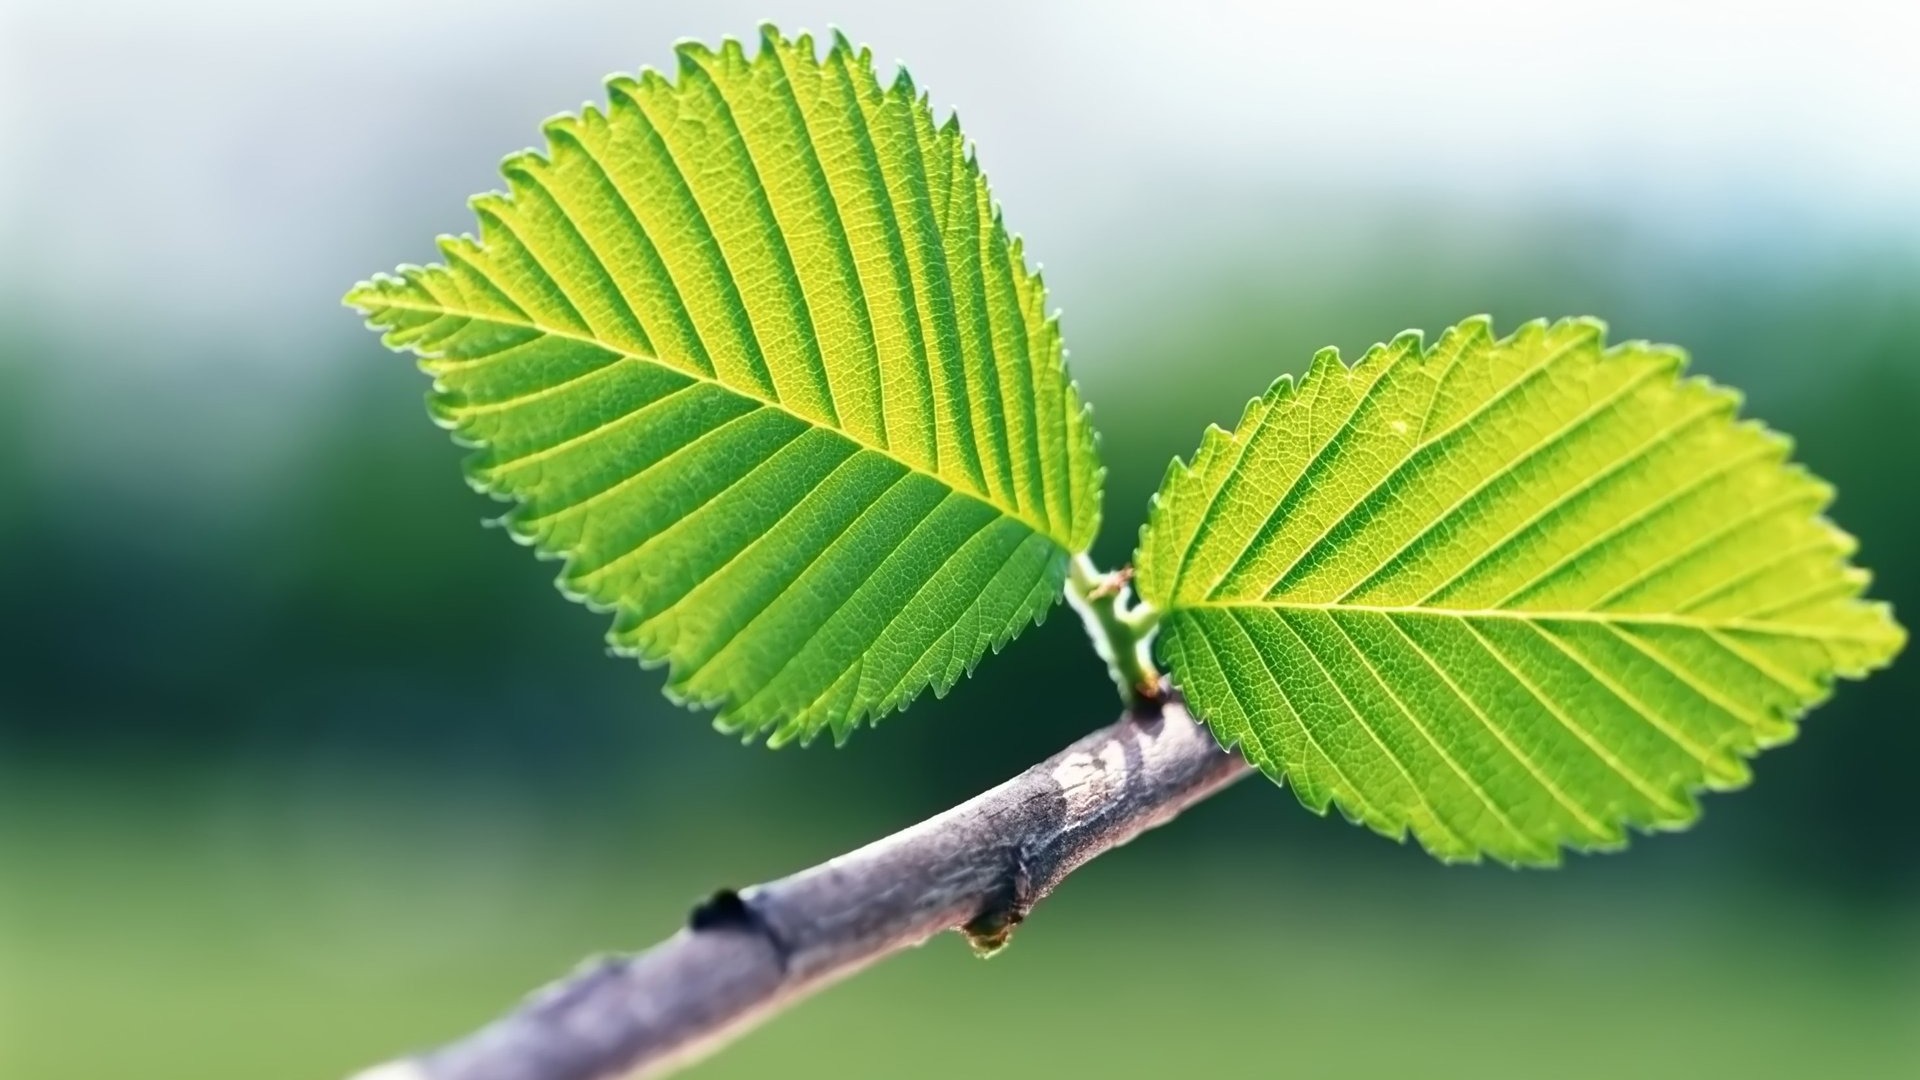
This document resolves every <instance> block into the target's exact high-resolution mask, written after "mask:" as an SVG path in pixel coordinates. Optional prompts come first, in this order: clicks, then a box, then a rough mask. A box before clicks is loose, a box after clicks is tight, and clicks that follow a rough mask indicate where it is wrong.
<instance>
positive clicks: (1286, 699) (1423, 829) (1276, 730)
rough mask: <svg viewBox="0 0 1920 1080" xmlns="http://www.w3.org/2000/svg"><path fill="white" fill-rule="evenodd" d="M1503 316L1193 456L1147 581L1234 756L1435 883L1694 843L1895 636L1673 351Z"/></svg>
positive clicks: (1158, 536)
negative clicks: (1442, 863) (1702, 798)
mask: <svg viewBox="0 0 1920 1080" xmlns="http://www.w3.org/2000/svg"><path fill="white" fill-rule="evenodd" d="M1603 336H1604V328H1603V327H1602V326H1601V324H1599V323H1597V322H1593V321H1590V320H1582V321H1569V322H1561V323H1557V324H1555V325H1553V326H1551V327H1549V326H1548V325H1546V324H1545V323H1540V322H1536V323H1530V324H1528V325H1526V326H1524V327H1522V328H1521V329H1520V331H1519V332H1518V333H1516V334H1514V335H1513V336H1512V337H1510V338H1507V339H1505V340H1501V341H1496V340H1494V339H1493V336H1492V334H1491V331H1490V328H1489V323H1488V321H1487V320H1486V319H1484V318H1482V319H1473V320H1469V321H1468V322H1465V323H1462V324H1461V325H1460V326H1457V327H1455V328H1453V329H1452V330H1449V331H1448V332H1447V333H1445V334H1444V335H1442V337H1441V338H1440V341H1439V342H1438V343H1437V344H1436V345H1435V346H1434V347H1433V348H1431V349H1428V350H1425V351H1424V352H1423V351H1422V349H1421V341H1420V337H1419V335H1417V334H1405V335H1402V336H1401V337H1399V338H1397V339H1395V340H1394V341H1393V342H1392V343H1391V344H1388V345H1380V346H1375V347H1374V348H1373V349H1372V350H1370V351H1369V352H1368V353H1367V354H1366V356H1364V357H1362V358H1361V360H1360V362H1359V363H1357V364H1355V365H1353V366H1352V367H1348V366H1346V365H1344V364H1342V363H1341V362H1340V359H1339V355H1338V353H1337V352H1335V351H1334V350H1331V349H1329V350H1326V351H1323V352H1321V353H1320V354H1319V355H1318V356H1316V357H1315V358H1314V361H1313V366H1312V368H1311V370H1309V372H1308V373H1307V375H1306V377H1305V378H1304V379H1303V380H1301V382H1300V383H1299V384H1298V385H1297V386H1296V385H1295V384H1294V383H1293V382H1292V381H1291V380H1288V379H1282V380H1280V381H1279V382H1278V383H1276V384H1275V385H1274V387H1273V389H1271V390H1270V391H1268V393H1267V394H1266V395H1265V396H1264V397H1262V398H1259V399H1258V400H1256V401H1254V402H1253V403H1252V404H1250V405H1249V406H1248V407H1247V411H1246V414H1245V416H1244V417H1242V419H1241V421H1240V426H1239V430H1237V431H1236V432H1234V433H1233V434H1232V435H1228V434H1227V433H1226V432H1224V431H1221V430H1220V429H1218V428H1214V429H1212V430H1210V431H1209V432H1208V433H1207V436H1206V438H1205V440H1204V442H1203V443H1202V444H1201V447H1200V450H1199V452H1198V453H1197V454H1195V456H1194V459H1193V462H1192V464H1191V465H1186V464H1182V463H1180V462H1178V461H1176V462H1175V463H1174V465H1173V467H1172V468H1171V469H1170V470H1169V471H1168V474H1167V478H1166V481H1165V482H1164V484H1163V485H1162V487H1161V490H1160V493H1159V495H1158V496H1156V498H1155V502H1154V507H1153V511H1152V515H1151V520H1150V523H1149V525H1148V527H1147V528H1146V530H1145V531H1144V533H1143V535H1142V538H1141V545H1140V552H1139V555H1138V575H1137V577H1136V581H1137V584H1138V587H1139V589H1140V592H1141V595H1142V597H1143V598H1144V599H1145V600H1146V601H1147V602H1148V603H1149V604H1151V605H1152V606H1153V607H1154V608H1156V609H1158V610H1159V611H1160V612H1161V613H1162V621H1161V636H1160V644H1161V648H1162V652H1163V655H1165V656H1166V657H1167V659H1168V661H1169V663H1170V664H1171V666H1172V669H1173V673H1174V676H1175V679H1176V681H1177V682H1178V683H1179V685H1180V686H1181V687H1182V689H1183V690H1184V692H1185V693H1186V694H1187V696H1188V699H1189V701H1190V702H1191V704H1192V706H1193V708H1194V709H1195V711H1196V712H1197V713H1198V714H1199V715H1201V716H1202V717H1204V718H1205V719H1206V721H1207V722H1208V723H1209V724H1210V725H1211V726H1212V728H1213V730H1214V732H1215V733H1216V735H1217V736H1218V737H1219V739H1220V740H1221V741H1222V742H1223V743H1225V744H1228V745H1233V744H1238V745H1239V746H1240V748H1241V750H1242V751H1243V753H1244V754H1245V755H1246V757H1247V759H1248V760H1249V761H1251V762H1252V763H1253V764H1255V765H1256V766H1258V767H1259V768H1260V769H1261V771H1263V772H1265V773H1266V774H1267V775H1268V776H1269V777H1271V778H1273V779H1274V780H1275V781H1279V780H1280V779H1281V778H1282V777H1285V778H1286V779H1287V782H1289V783H1291V784H1292V785H1293V786H1294V789H1295V791H1296V792H1297V793H1298V795H1299V797H1300V799H1301V800H1302V801H1303V802H1305V803H1306V804H1307V805H1308V806H1310V807H1312V808H1314V809H1315V810H1317V811H1320V812H1325V810H1326V807H1327V805H1328V803H1329V801H1332V802H1334V803H1337V804H1338V805H1339V806H1340V808H1341V810H1342V811H1343V812H1345V814H1346V815H1347V816H1349V817H1350V818H1353V819H1354V820H1357V821H1361V822H1364V823H1366V824H1367V825H1369V826H1371V827H1373V828H1374V829H1377V830H1379V831H1380V832H1382V833H1385V834H1387V835H1390V836H1394V837H1396V838H1399V837H1404V836H1405V834H1406V832H1407V830H1409V829H1411V830H1412V832H1413V834H1414V835H1415V836H1416V837H1417V838H1418V839H1419V840H1420V842H1421V843H1422V844H1423V845H1424V846H1425V847H1426V848H1427V849H1428V850H1429V851H1431V852H1433V853H1434V854H1436V855H1438V856H1440V857H1442V858H1444V859H1449V860H1454V859H1464V860H1471V859H1477V858H1478V857H1479V856H1480V855H1481V854H1483V853H1484V854H1490V855H1492V856H1494V857H1495V858H1498V859H1501V860H1504V861H1509V862H1516V863H1550V862H1553V861H1555V860H1556V859H1557V858H1558V853H1559V847H1560V846H1561V845H1566V846H1569V847H1573V848H1580V849H1593V848H1614V847H1619V846H1621V845H1622V844H1623V843H1624V840H1625V830H1624V827H1625V826H1633V827H1636V828H1639V829H1642V830H1649V829H1665V828H1675V827H1680V826H1683V825H1685V824H1687V823H1688V822H1691V821H1692V820H1693V819H1694V818H1695V817H1697V816H1698V813H1699V810H1698V807H1697V805H1696V803H1695V799H1694V794H1695V793H1696V792H1697V791H1699V790H1701V789H1703V788H1706V789H1714V790H1723V789H1729V788H1735V787H1739V786H1741V785H1743V784H1745V783H1746V782H1747V780H1748V769H1747V765H1746V761H1745V759H1746V758H1748V757H1751V756H1752V755H1753V754H1755V753H1756V752H1758V751H1759V750H1760V749H1761V748H1763V747H1767V746H1772V745H1775V744H1777V743H1780V742H1784V741H1786V740H1788V739H1790V738H1792V737H1793V735H1794V732H1795V724H1796V721H1797V719H1798V718H1799V716H1800V715H1801V714H1802V713H1803V712H1805V710H1807V709H1808V708H1809V707H1811V706H1813V705H1814V704H1816V703H1818V702H1819V701H1820V700H1822V699H1823V698H1825V697H1826V696H1827V694H1828V692H1829V688H1830V685H1831V683H1832V680H1833V678H1834V677H1835V676H1844V677H1849V678H1858V677H1860V676H1863V675H1864V674H1866V673H1867V672H1868V671H1870V670H1872V669H1874V668H1876V667H1879V666H1881V665H1884V664H1886V663H1887V662H1888V661H1889V660H1891V659H1892V657H1893V656H1894V654H1895V653H1896V652H1898V651H1899V649H1900V647H1901V645H1902V644H1903V642H1904V634H1903V633H1902V631H1901V630H1900V628H1899V627H1898V626H1897V625H1896V624H1895V623H1894V621H1893V617H1892V613H1891V612H1890V611H1889V610H1888V609H1887V607H1886V606H1885V605H1882V604H1874V603H1868V602H1864V601H1862V600H1861V599H1860V595H1861V593H1862V591H1863V590H1864V588H1865V586H1866V584H1867V574H1866V573H1865V572H1864V571H1861V570H1858V569H1856V568H1854V567H1852V566H1850V565H1848V563H1847V559H1848V557H1849V556H1850V555H1851V554H1852V553H1853V550H1854V543H1853V540H1852V539H1851V538H1850V537H1848V536H1847V535H1846V534H1844V533H1842V532H1840V531H1839V530H1838V529H1836V528H1834V527H1833V526H1832V525H1830V524H1828V523H1827V522H1826V521H1825V520H1824V519H1823V518H1821V517H1820V516H1819V515H1820V513H1821V512H1822V511H1823V510H1824V509H1825V508H1826V506H1827V505H1828V503H1829V502H1830V501H1831V499H1832V491H1831V490H1830V489H1829V488H1828V487H1827V485H1825V484H1824V483H1822V482H1820V481H1819V480H1817V479H1816V478H1814V477H1813V476H1811V475H1809V474H1808V473H1806V472H1805V471H1804V470H1802V469H1800V468H1798V467H1796V466H1792V465H1789V464H1787V463H1786V458H1787V455H1788V452H1789V449H1790V447H1789V444H1788V442H1787V441H1786V440H1785V439H1783V438H1781V437H1780V436H1778V435H1775V434H1773V433H1771V432H1769V431H1768V430H1766V429H1765V428H1763V427H1761V426H1760V425H1759V424H1757V423H1754V422H1751V421H1744V422H1743V421H1739V420H1737V419H1736V416H1735V414H1736V411H1737V409H1738V407H1739V399H1738V397H1737V396H1736V395H1735V394H1733V393H1732V392H1730V391H1727V390H1725V389H1722V388H1719V387H1716V386H1714V385H1712V384H1710V383H1708V382H1706V381H1705V380H1702V379H1698V378H1687V379H1683V378H1681V377H1680V370H1681V368H1682V366H1683V365H1684V363H1685V356H1684V354H1682V353H1681V352H1680V351H1679V350H1677V349H1672V348H1668V347H1664V346H1656V345H1648V344H1645V343H1642V342H1630V343H1627V344H1624V345H1616V346H1614V347H1613V348H1611V349H1608V348H1605V346H1604V341H1603Z"/></svg>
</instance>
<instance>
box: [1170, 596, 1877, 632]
mask: <svg viewBox="0 0 1920 1080" xmlns="http://www.w3.org/2000/svg"><path fill="white" fill-rule="evenodd" d="M1196 608H1214V609H1222V610H1224V609H1252V610H1257V611H1324V612H1340V611H1351V612H1359V613H1363V614H1371V615H1387V616H1394V615H1435V616H1445V617H1451V618H1456V619H1508V620H1513V621H1517V622H1588V623H1601V624H1605V625H1628V626H1630V625H1635V624H1638V625H1646V626H1671V627H1677V628H1679V629H1683V630H1697V631H1700V632H1702V633H1715V632H1725V631H1731V632H1734V633H1754V634H1772V635H1775V636H1778V637H1796V638H1805V639H1808V640H1812V641H1851V640H1854V639H1855V638H1857V637H1859V635H1856V634H1847V633H1843V632H1821V631H1820V630H1817V629H1815V628H1812V627H1803V626H1793V625H1791V624H1787V623H1777V622H1763V621H1758V620H1754V619H1745V618H1733V619H1699V618H1690V617H1688V616H1685V615H1667V614H1663V613H1661V612H1657V611H1622V612H1611V611H1578V610H1576V611H1532V610H1511V609H1502V608H1449V607H1419V606H1414V605H1388V604H1336V603H1312V602H1299V601H1282V600H1194V601H1187V602H1181V603H1173V604H1168V605H1167V607H1166V608H1165V609H1164V610H1165V611H1166V613H1167V614H1173V613H1176V612H1179V611H1182V610H1193V609H1196Z"/></svg>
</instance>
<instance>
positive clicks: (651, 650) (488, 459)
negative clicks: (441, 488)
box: [347, 27, 1101, 743]
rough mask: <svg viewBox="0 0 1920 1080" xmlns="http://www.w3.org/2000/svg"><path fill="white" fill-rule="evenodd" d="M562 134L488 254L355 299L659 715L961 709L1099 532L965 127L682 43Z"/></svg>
mask: <svg viewBox="0 0 1920 1080" xmlns="http://www.w3.org/2000/svg"><path fill="white" fill-rule="evenodd" d="M679 52H680V71H679V77H678V80H677V81H670V80H668V79H666V78H665V77H663V76H661V75H660V74H658V73H656V72H653V71H645V72H642V73H641V75H640V77H639V78H637V79H636V78H628V77H624V76H621V77H616V78H614V79H612V80H610V81H609V82H608V91H609V99H608V105H607V107H606V108H605V109H604V110H603V109H600V108H596V107H592V106H589V107H588V108H586V109H585V110H584V111H583V112H582V113H581V114H580V115H578V116H563V117H560V118H558V119H555V120H552V121H550V122H549V123H548V124H547V125H546V129H545V130H546V134H547V139H548V148H547V152H546V153H545V154H536V153H533V152H531V151H528V152H526V153H523V154H518V155H515V156H513V157H510V158H508V159H507V161H506V163H505V165H504V166H503V171H504V172H505V174H506V178H507V181H508V185H509V188H510V194H505V195H498V194H494V195H482V196H480V197H478V198H476V199H475V200H474V202H473V206H474V210H475V212H476V213H477V215H478V216H479V219H480V238H479V239H477V240H476V239H473V238H470V237H462V238H459V239H454V238H442V240H441V245H440V246H441V251H442V252H443V253H444V255H445V257H446V261H445V263H444V264H442V265H437V266H429V267H425V268H420V267H403V268H401V270H400V273H399V274H398V275H397V276H389V275H381V276H379V277H376V278H374V279H373V280H371V281H368V282H364V283H362V284H361V285H360V286H358V287H357V288H355V289H354V290H353V291H352V292H351V293H349V294H348V296H347V303H348V304H350V305H352V306H354V307H357V308H359V309H360V310H361V311H363V312H364V313H365V314H366V316H367V318H368V322H369V324H370V325H371V326H372V327H374V328H375V329H379V330H382V331H384V332H385V341H386V343H387V344H388V345H390V346H392V347H393V348H395V349H404V350H411V351H414V352H416V353H418V354H419V355H420V356H421V357H422V358H423V361H422V364H421V366H422V367H423V368H424V369H425V370H426V371H427V372H428V373H429V374H430V375H432V376H433V380H434V389H433V395H432V398H431V404H432V409H433V413H434V415H435V416H436V417H437V418H438V419H439V420H440V422H441V423H442V424H444V425H445V426H447V427H449V428H451V429H452V430H453V432H454V434H455V436H456V437H457V438H458V439H459V440H460V441H462V442H464V443H467V444H469V445H473V446H476V447H478V448H479V449H478V452H477V453H476V454H475V455H474V456H473V457H472V458H471V459H470V461H469V476H470V477H471V479H472V481H473V483H474V484H475V486H477V487H479V488H480V489H481V490H483V491H486V492H490V493H492V494H494V495H497V496H499V497H501V498H504V499H508V500H511V501H513V502H514V503H516V504H517V505H516V506H515V508H514V509H513V511H512V512H511V513H509V514H508V515H507V518H506V522H507V524H508V526H509V527H510V528H511V529H512V530H513V532H514V534H515V535H516V536H518V537H520V538H521V539H522V540H525V541H526V542H528V543H530V544H532V545H533V546H534V547H536V548H537V549H538V550H539V551H540V552H541V553H542V554H544V555H548V556H552V557H557V558H563V559H565V560H566V566H565V569H564V570H563V571H562V572H561V575H560V580H559V584H560V587H561V589H562V590H563V591H564V592H565V593H567V595H569V596H571V597H573V598H575V599H578V600H581V601H584V602H586V603H588V604H591V605H594V606H596V607H599V608H603V609H608V610H611V611H612V612H613V613H614V625H613V630H612V632H611V634H610V640H611V641H612V643H613V645H614V647H615V649H616V650H618V651H621V652H625V653H629V654H631V655H635V656H638V657H640V658H641V659H643V660H645V661H649V662H664V663H667V664H669V665H671V673H670V676H669V679H668V684H667V688H668V692H669V693H670V694H672V695H674V696H675V697H677V698H678V699H680V700H682V701H684V702H686V703H688V704H691V705H694V706H712V707H717V708H718V709H719V710H720V711H719V716H718V720H717V723H718V725H719V726H720V727H721V728H723V729H725V730H729V731H734V732H739V733H743V734H746V735H755V734H766V735H768V736H769V738H770V741H772V742H775V743H780V742H785V741H788V740H791V739H796V738H797V739H803V740H804V739H808V738H811V737H812V736H813V735H815V734H817V733H819V732H820V731H822V730H827V729H831V730H832V731H833V732H834V734H835V736H836V737H837V738H841V737H844V736H845V735H846V734H847V733H848V732H849V731H851V730H852V729H853V728H854V727H855V726H856V725H858V724H859V723H860V722H861V721H862V720H863V719H877V718H878V717H880V716H882V715H885V714H886V713H888V712H890V711H892V710H894V709H898V708H902V707H904V706H905V705H906V704H907V702H909V701H911V700H912V699H913V697H914V696H915V695H916V694H918V693H919V692H920V691H921V690H922V689H923V688H925V687H928V686H932V687H933V688H934V690H935V691H936V692H941V691H944V690H945V689H946V688H948V687H950V686H951V685H952V684H953V683H954V681H955V680H957V679H958V678H959V677H960V676H961V675H962V674H963V673H965V672H966V671H968V670H969V669H971V668H972V666H973V664H974V663H975V662H976V661H977V660H978V659H979V658H980V657H981V656H982V655H983V654H984V653H985V652H986V651H987V650H988V649H989V648H994V649H997V648H999V647H1000V645H1001V644H1003V643H1004V642H1005V641H1007V639H1009V638H1011V637H1012V636H1013V635H1014V634H1016V633H1018V632H1019V630H1020V629H1021V628H1022V627H1023V626H1025V625H1026V624H1027V623H1029V622H1031V621H1036V620H1038V619H1039V618H1040V617H1041V616H1042V615H1044V614H1045V612H1046V610H1047V608H1048V607H1049V606H1050V605H1051V604H1052V603H1053V602H1054V600H1055V599H1057V598H1058V597H1059V595H1060V591H1061V584H1062V582H1063V580H1064V578H1065V575H1066V567H1067V563H1068V559H1069V556H1070V555H1072V554H1074V553H1076V552H1079V551H1082V550H1084V549H1085V548H1086V546H1087V544H1088V543H1089V542H1090V541H1091V540H1092V538H1093V534H1094V531H1095V529H1096V528H1097V526H1098V522H1099V513H1100V509H1099V507H1100V478H1101V474H1100V470H1099V467H1098V464H1097V462H1096V461H1095V457H1094V445H1093V430H1092V426H1091V424H1090V422H1089V420H1088V416H1087V410H1086V409H1085V407H1084V406H1083V405H1082V404H1081V402H1080V398H1079V394H1078V392H1077V391H1076V390H1075V388H1074V386H1073V383H1072V382H1071V381H1070V380H1069V379H1068V377H1067V373H1066V367H1065V364H1064V360H1063V354H1062V350H1061V345H1060V333H1059V327H1058V325H1057V323H1056V321H1055V320H1054V319H1053V318H1051V317H1050V316H1048V314H1047V312H1046V295H1045V290H1044V288H1043V286H1042V284H1041V281H1040V277H1039V275H1038V274H1037V273H1034V272H1032V271H1030V270H1028V268H1027V266H1026V262H1025V257H1024V254H1023V251H1022V248H1021V244H1020V242H1019V240H1018V239H1016V238H1014V237H1012V236H1010V235H1009V234H1008V232H1007V230H1006V227H1005V226H1004V225H1003V224H1002V222H1001V218H1000V211H999V208H998V207H997V206H996V205H995V204H994V202H993V199H992V197H991V195H990V194H989V193H988V191H987V184H986V178H985V176H984V175H983V174H982V173H981V171H980V168H979V165H978V163H977V162H976V160H975V158H974V156H973V154H972V152H971V150H970V148H969V147H968V146H967V145H966V143H965V141H964V139H963V137H962V136H961V134H960V129H959V126H958V124H957V123H955V122H953V121H949V122H947V123H945V124H936V123H935V122H934V117H933V112H932V109H931V107H930V106H929V105H928V102H927V99H926V98H925V97H924V96H922V95H918V94H917V93H916V92H915V90H914V87H913V84H912V83H911V81H909V80H908V78H907V76H906V73H905V72H904V71H902V72H901V73H900V75H899V77H898V78H897V79H895V80H894V82H893V83H892V85H891V86H889V87H884V88H883V87H882V86H881V85H880V83H879V80H878V77H877V76H876V74H875V72H874V67H873V57H872V54H871V53H869V52H867V51H865V50H859V51H856V50H855V49H853V48H852V46H851V45H849V44H848V42H847V41H846V39H844V38H840V37H838V36H836V39H835V41H834V43H833V45H832V47H831V48H830V49H829V50H828V51H827V54H826V56H825V58H824V59H822V58H820V57H819V56H818V55H817V54H816V51H815V48H814V42H813V40H812V39H811V38H809V37H807V36H805V35H802V36H801V37H799V38H798V39H795V40H787V39H784V38H781V37H780V36H779V34H778V33H777V32H776V31H774V30H773V29H772V28H770V27H769V28H766V29H764V31H763V33H762V40H761V47H760V49H759V51H758V53H757V54H756V55H754V56H752V57H751V58H750V57H748V56H747V54H746V52H745V50H744V49H743V48H742V47H741V45H740V43H739V42H737V41H732V40H729V41H727V42H725V43H724V44H723V45H722V47H721V48H720V49H718V50H712V49H708V48H706V47H704V46H700V45H697V44H687V45H682V46H681V47H680V50H679Z"/></svg>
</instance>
